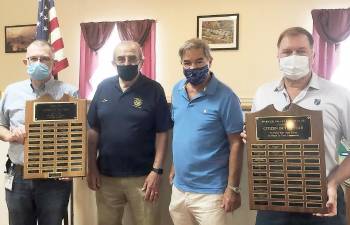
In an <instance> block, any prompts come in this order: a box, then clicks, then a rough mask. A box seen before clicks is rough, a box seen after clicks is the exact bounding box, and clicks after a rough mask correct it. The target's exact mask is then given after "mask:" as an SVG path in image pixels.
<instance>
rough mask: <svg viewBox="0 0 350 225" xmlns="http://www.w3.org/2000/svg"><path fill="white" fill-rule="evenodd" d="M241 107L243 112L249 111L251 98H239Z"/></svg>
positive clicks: (251, 102)
mask: <svg viewBox="0 0 350 225" xmlns="http://www.w3.org/2000/svg"><path fill="white" fill-rule="evenodd" d="M240 102H241V108H242V110H243V111H244V112H250V110H251V109H252V104H253V98H240Z"/></svg>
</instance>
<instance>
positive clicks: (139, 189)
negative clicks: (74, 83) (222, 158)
mask: <svg viewBox="0 0 350 225" xmlns="http://www.w3.org/2000/svg"><path fill="white" fill-rule="evenodd" d="M112 64H113V65H114V66H115V68H116V71H117V72H118V75H117V76H113V77H111V78H107V79H106V80H104V81H102V83H101V84H100V85H99V86H98V88H97V90H96V93H95V95H94V97H93V100H92V102H91V105H90V109H89V113H88V122H89V125H90V129H89V132H88V135H89V172H88V184H89V187H90V188H91V189H92V190H95V191H96V202H97V211H98V224H100V225H121V224H122V217H123V212H124V207H125V205H126V203H129V205H130V208H131V215H132V217H133V218H134V221H135V223H136V224H137V225H156V224H158V223H159V216H158V204H157V199H158V197H159V183H160V178H161V175H162V172H163V169H162V168H163V161H164V156H165V152H166V148H167V141H168V130H169V129H170V128H171V127H172V121H171V117H170V111H169V108H168V104H167V102H166V98H165V94H164V91H163V88H162V87H161V86H160V84H159V83H157V82H156V81H153V80H150V79H148V78H147V77H145V76H144V75H142V74H141V72H140V69H141V67H142V64H143V55H142V50H141V47H140V46H139V44H138V43H136V42H133V41H124V42H121V43H120V44H119V45H117V47H116V48H115V50H114V57H113V62H112ZM97 153H98V154H97ZM97 155H98V157H97Z"/></svg>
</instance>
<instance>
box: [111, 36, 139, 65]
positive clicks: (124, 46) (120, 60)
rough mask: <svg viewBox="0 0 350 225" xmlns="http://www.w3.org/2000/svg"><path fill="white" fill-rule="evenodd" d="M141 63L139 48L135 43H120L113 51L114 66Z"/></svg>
mask: <svg viewBox="0 0 350 225" xmlns="http://www.w3.org/2000/svg"><path fill="white" fill-rule="evenodd" d="M142 61H143V53H142V49H141V46H140V45H139V43H137V42H135V41H122V42H120V43H119V44H118V45H117V46H116V47H115V49H114V53H113V62H114V63H116V64H125V63H126V64H128V63H129V64H138V63H139V62H142Z"/></svg>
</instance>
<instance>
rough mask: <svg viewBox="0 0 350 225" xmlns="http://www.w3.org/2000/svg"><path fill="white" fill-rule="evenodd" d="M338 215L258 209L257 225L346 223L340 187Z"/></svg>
mask: <svg viewBox="0 0 350 225" xmlns="http://www.w3.org/2000/svg"><path fill="white" fill-rule="evenodd" d="M337 192H338V202H337V212H338V213H337V215H336V216H333V217H318V216H313V215H312V214H311V213H289V212H276V211H258V214H257V215H256V223H255V225H346V208H345V202H344V192H343V189H342V188H341V187H339V188H338V191H337Z"/></svg>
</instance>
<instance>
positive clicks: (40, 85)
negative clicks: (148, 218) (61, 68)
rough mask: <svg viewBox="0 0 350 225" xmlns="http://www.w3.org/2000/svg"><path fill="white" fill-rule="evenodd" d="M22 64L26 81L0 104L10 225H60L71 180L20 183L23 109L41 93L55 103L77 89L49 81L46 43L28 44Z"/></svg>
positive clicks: (49, 59) (0, 137)
mask: <svg viewBox="0 0 350 225" xmlns="http://www.w3.org/2000/svg"><path fill="white" fill-rule="evenodd" d="M23 62H24V64H25V65H26V67H27V74H28V76H29V77H28V79H27V80H24V81H20V82H17V83H14V84H11V85H9V86H8V87H7V88H6V89H5V92H4V95H3V96H2V99H1V102H0V140H2V141H5V142H9V149H8V156H9V160H8V162H7V163H6V164H7V168H6V170H7V174H6V177H5V180H6V185H5V188H6V203H7V208H8V211H9V220H10V225H36V224H37V222H38V225H60V224H61V223H62V218H63V216H64V214H65V212H66V209H67V205H68V200H69V195H70V192H71V181H64V180H54V179H40V180H23V149H24V146H23V144H24V137H25V130H24V118H25V112H24V110H25V103H26V101H28V100H34V99H37V98H38V97H40V96H42V95H45V94H49V95H51V96H52V97H53V98H54V99H56V100H58V99H60V98H61V97H62V96H63V94H68V95H71V96H74V97H77V89H76V88H74V87H73V86H71V85H68V84H65V83H63V82H62V81H58V80H54V79H53V77H52V74H51V73H52V68H53V64H54V60H53V51H52V48H51V46H50V45H49V44H48V43H47V42H45V41H39V40H37V41H34V42H33V43H31V44H30V45H29V46H28V48H27V54H26V58H25V59H24V60H23Z"/></svg>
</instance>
